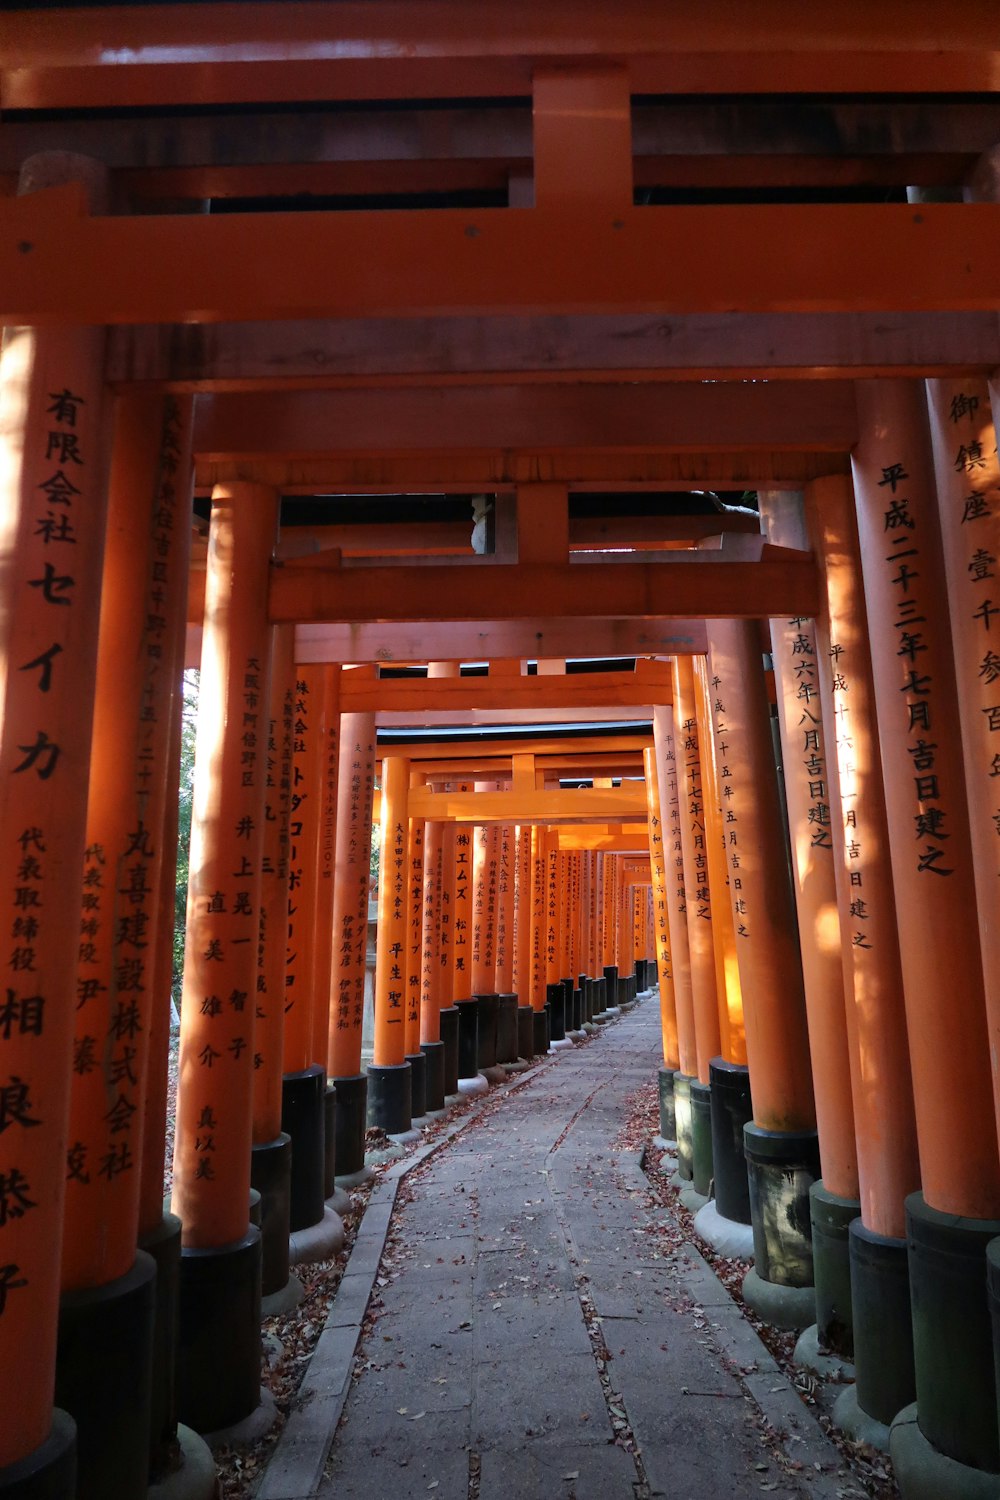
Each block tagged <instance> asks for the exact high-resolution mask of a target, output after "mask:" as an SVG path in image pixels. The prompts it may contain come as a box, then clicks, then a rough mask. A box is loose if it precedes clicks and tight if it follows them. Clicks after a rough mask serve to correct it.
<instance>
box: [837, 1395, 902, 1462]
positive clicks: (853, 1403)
mask: <svg viewBox="0 0 1000 1500" xmlns="http://www.w3.org/2000/svg"><path fill="white" fill-rule="evenodd" d="M833 1425H834V1427H836V1428H837V1429H838V1431H840V1432H842V1433H843V1434H844V1436H845V1437H849V1438H850V1440H851V1442H852V1443H867V1444H868V1446H869V1448H877V1449H878V1451H879V1452H880V1453H888V1451H889V1428H888V1427H887V1426H886V1425H885V1423H884V1422H880V1421H879V1419H878V1417H873V1416H870V1415H869V1413H868V1412H866V1411H865V1410H864V1408H863V1407H862V1406H861V1405H860V1403H859V1402H858V1389H857V1386H854V1385H846V1386H845V1387H844V1389H843V1390H842V1391H841V1393H840V1395H839V1396H838V1397H837V1399H836V1401H835V1402H834V1403H833Z"/></svg>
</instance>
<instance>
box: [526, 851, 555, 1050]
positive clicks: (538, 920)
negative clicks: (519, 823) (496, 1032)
mask: <svg viewBox="0 0 1000 1500" xmlns="http://www.w3.org/2000/svg"><path fill="white" fill-rule="evenodd" d="M530 834H531V1006H532V1011H533V1013H534V1014H533V1020H532V1025H533V1028H534V1031H533V1036H534V1049H535V1053H536V1055H541V1054H542V1053H545V1052H548V1050H549V1041H550V1036H551V1033H550V1020H549V1013H548V1011H547V1010H546V1008H545V934H546V926H547V914H546V895H547V874H548V870H547V862H546V848H545V843H546V839H545V830H544V829H543V828H539V827H538V826H537V825H536V826H534V827H532V828H531V830H530Z"/></svg>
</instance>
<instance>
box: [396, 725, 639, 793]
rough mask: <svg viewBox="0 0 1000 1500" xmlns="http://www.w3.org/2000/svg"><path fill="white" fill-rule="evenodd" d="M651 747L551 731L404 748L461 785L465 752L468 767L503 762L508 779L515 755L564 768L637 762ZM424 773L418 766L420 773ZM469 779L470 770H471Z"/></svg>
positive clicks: (617, 737)
mask: <svg viewBox="0 0 1000 1500" xmlns="http://www.w3.org/2000/svg"><path fill="white" fill-rule="evenodd" d="M651 743H652V735H650V734H629V733H624V734H602V735H579V736H577V735H572V736H564V735H562V734H561V733H560V731H559V730H553V731H552V733H551V735H548V736H544V737H543V736H541V735H539V736H537V737H532V738H528V739H521V738H518V739H517V740H516V741H511V740H509V739H495V740H490V739H486V738H482V739H478V738H477V739H476V740H475V742H474V743H472V744H468V745H462V744H455V743H454V742H449V741H447V740H445V741H440V740H419V741H415V742H413V743H412V744H410V743H408V744H407V746H406V754H407V757H408V759H409V760H412V761H420V762H421V763H423V762H425V761H435V762H437V761H440V762H441V763H442V764H443V765H445V766H446V770H445V771H443V772H442V775H443V776H444V779H445V780H446V781H447V780H450V781H461V780H462V776H461V775H460V774H459V771H458V770H457V769H456V764H459V765H461V766H462V767H463V768H464V766H465V764H466V761H465V758H464V756H465V752H466V751H467V752H468V754H469V757H470V759H469V765H470V767H472V768H474V767H475V766H476V765H478V764H479V762H480V760H481V759H484V758H487V757H492V758H495V759H498V760H502V761H504V762H505V770H504V772H503V774H504V775H509V774H510V770H511V765H510V762H511V757H512V756H513V755H515V754H517V755H533V756H535V757H537V758H538V760H539V761H541V759H542V757H544V756H554V757H559V758H562V757H563V756H565V757H566V758H567V764H570V763H572V762H571V761H570V759H569V758H570V757H573V758H574V760H575V757H577V756H579V757H580V758H581V759H583V758H586V757H591V758H597V759H598V760H599V759H600V758H601V757H603V756H616V755H619V754H629V755H631V754H636V753H637V754H638V755H639V757H640V760H641V758H642V751H643V747H644V746H645V745H648V744H651ZM378 753H379V757H380V758H381V756H382V755H383V754H391V751H389V750H387V749H386V747H385V746H382V747H381V748H380V749H379V752H378ZM423 769H425V767H424V766H423V764H421V770H423ZM470 775H471V770H470Z"/></svg>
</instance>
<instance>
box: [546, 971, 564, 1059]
mask: <svg viewBox="0 0 1000 1500" xmlns="http://www.w3.org/2000/svg"><path fill="white" fill-rule="evenodd" d="M545 1004H546V1005H547V1006H548V1011H549V1044H550V1045H551V1044H552V1043H553V1042H564V1041H565V1040H566V991H565V990H564V989H563V987H562V982H561V981H560V982H559V983H558V984H547V985H546V986H545Z"/></svg>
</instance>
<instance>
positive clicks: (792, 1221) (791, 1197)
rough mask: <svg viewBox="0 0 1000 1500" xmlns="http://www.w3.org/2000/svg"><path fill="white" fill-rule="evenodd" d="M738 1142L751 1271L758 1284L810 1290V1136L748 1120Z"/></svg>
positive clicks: (815, 1174)
mask: <svg viewBox="0 0 1000 1500" xmlns="http://www.w3.org/2000/svg"><path fill="white" fill-rule="evenodd" d="M743 1144H744V1149H745V1151H746V1158H747V1171H748V1176H749V1180H750V1222H751V1224H752V1225H753V1251H754V1269H755V1271H756V1272H757V1275H758V1276H759V1277H760V1278H761V1280H762V1281H767V1282H771V1283H773V1284H775V1285H777V1286H786V1287H794V1288H802V1287H810V1288H811V1287H812V1285H813V1252H812V1227H811V1220H810V1216H809V1189H810V1188H811V1187H812V1185H813V1183H814V1182H816V1181H817V1180H818V1178H819V1142H818V1138H817V1135H816V1132H815V1131H814V1130H801V1131H784V1130H781V1131H779V1130H764V1129H762V1128H761V1127H760V1126H759V1125H755V1124H754V1122H753V1121H752V1120H751V1121H750V1122H749V1123H748V1124H746V1125H744V1127H743ZM809 1321H810V1322H812V1319H811V1318H810V1319H809ZM803 1326H806V1325H803Z"/></svg>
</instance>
